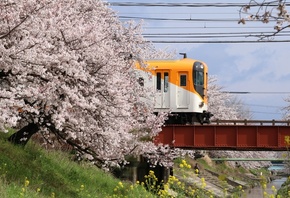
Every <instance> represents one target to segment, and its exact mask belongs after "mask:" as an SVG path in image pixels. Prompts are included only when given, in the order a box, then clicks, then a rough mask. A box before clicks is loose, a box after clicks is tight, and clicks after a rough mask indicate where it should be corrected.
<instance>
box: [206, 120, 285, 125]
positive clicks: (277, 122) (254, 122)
mask: <svg viewBox="0 0 290 198" xmlns="http://www.w3.org/2000/svg"><path fill="white" fill-rule="evenodd" d="M211 124H216V125H222V124H231V125H257V124H258V125H261V126H264V125H272V126H281V125H285V126H290V120H247V119H245V120H212V121H211Z"/></svg>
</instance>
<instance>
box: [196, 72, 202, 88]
mask: <svg viewBox="0 0 290 198" xmlns="http://www.w3.org/2000/svg"><path fill="white" fill-rule="evenodd" d="M194 73H195V75H194V84H195V85H201V86H202V85H203V83H204V79H203V72H202V71H195V72H194Z"/></svg>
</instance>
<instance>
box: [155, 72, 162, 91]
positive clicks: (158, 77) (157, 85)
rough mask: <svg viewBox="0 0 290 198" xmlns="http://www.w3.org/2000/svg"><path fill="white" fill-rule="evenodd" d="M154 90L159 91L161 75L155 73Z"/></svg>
mask: <svg viewBox="0 0 290 198" xmlns="http://www.w3.org/2000/svg"><path fill="white" fill-rule="evenodd" d="M156 89H157V90H161V73H160V72H157V76H156Z"/></svg>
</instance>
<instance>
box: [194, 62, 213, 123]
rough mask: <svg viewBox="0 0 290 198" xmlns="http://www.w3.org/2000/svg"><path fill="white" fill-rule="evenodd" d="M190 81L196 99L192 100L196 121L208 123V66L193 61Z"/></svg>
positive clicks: (209, 114) (209, 115)
mask: <svg viewBox="0 0 290 198" xmlns="http://www.w3.org/2000/svg"><path fill="white" fill-rule="evenodd" d="M192 83H193V89H194V93H195V97H197V98H198V99H197V98H196V99H194V100H192V101H193V102H194V104H193V107H194V110H193V111H194V112H195V113H196V121H198V122H199V123H201V124H203V123H210V117H211V116H212V114H211V113H210V112H208V111H207V108H208V94H207V87H208V67H207V65H206V64H205V63H202V62H200V61H195V62H194V63H193V66H192Z"/></svg>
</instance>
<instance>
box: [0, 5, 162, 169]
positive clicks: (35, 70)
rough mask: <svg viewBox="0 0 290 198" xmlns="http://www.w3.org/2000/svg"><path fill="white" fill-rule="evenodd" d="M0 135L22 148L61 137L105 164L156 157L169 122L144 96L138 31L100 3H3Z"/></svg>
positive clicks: (143, 44)
mask: <svg viewBox="0 0 290 198" xmlns="http://www.w3.org/2000/svg"><path fill="white" fill-rule="evenodd" d="M0 27H1V29H0V99H1V103H0V111H1V115H0V129H1V130H3V131H7V128H9V127H15V128H18V129H20V130H19V133H18V134H17V133H16V134H14V135H13V136H11V138H10V140H11V141H12V142H14V143H23V144H25V143H26V142H27V141H28V140H29V138H30V137H31V135H33V134H34V133H37V132H41V133H42V134H43V135H44V137H45V138H47V139H49V137H50V135H51V134H54V135H56V136H57V137H58V138H60V139H62V140H63V141H65V142H66V143H68V144H70V145H72V146H74V147H75V148H76V149H77V150H78V152H79V153H80V154H86V155H88V156H89V158H91V159H92V160H94V161H96V162H99V163H97V164H99V165H100V166H102V165H104V164H106V163H109V162H119V161H122V160H123V159H124V156H125V155H128V154H134V153H135V154H138V153H141V152H145V151H146V152H147V153H151V154H152V153H154V152H155V151H156V149H157V147H155V146H154V144H153V142H152V141H145V139H147V140H148V139H150V138H152V137H153V136H155V135H156V134H157V133H158V132H159V131H160V127H161V125H162V123H163V119H164V117H163V116H162V115H160V116H159V117H157V116H155V115H153V114H152V113H151V112H152V109H151V108H152V107H151V106H148V105H147V104H144V102H142V100H141V99H140V96H142V95H144V92H145V91H146V90H143V88H142V87H141V86H138V84H137V81H136V77H135V75H134V64H133V62H132V60H131V59H130V57H131V55H138V54H142V53H143V54H144V51H146V49H147V47H148V46H147V44H146V42H145V41H144V40H143V38H142V36H141V32H140V27H139V26H138V25H134V24H131V23H128V24H127V25H126V26H125V25H123V24H121V22H120V21H119V20H118V18H117V17H116V14H115V13H114V12H113V11H112V10H110V9H109V8H108V7H107V6H106V5H105V4H104V3H103V2H102V1H101V0H54V1H51V0H42V1H39V0H19V1H16V0H10V1H2V2H1V3H0Z"/></svg>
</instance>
